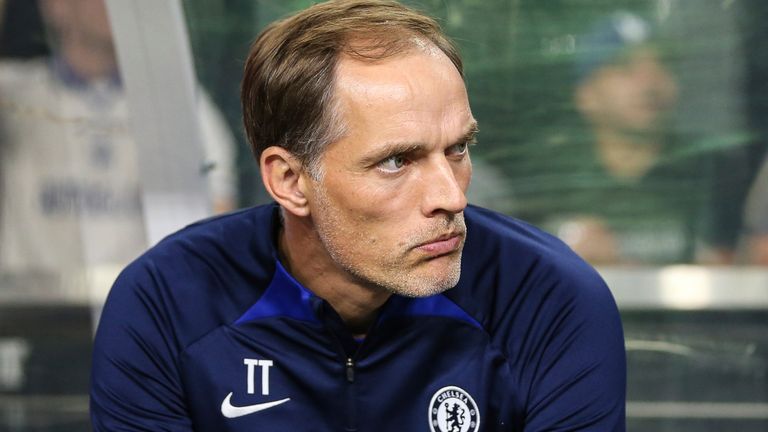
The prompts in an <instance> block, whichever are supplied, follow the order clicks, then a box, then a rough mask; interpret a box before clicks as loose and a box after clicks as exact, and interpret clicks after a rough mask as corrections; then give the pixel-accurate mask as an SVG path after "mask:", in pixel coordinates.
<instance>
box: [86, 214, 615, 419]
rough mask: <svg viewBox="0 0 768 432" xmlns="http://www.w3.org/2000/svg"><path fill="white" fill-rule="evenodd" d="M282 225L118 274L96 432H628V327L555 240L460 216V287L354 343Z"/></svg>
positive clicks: (230, 222)
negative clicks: (286, 243) (463, 230)
mask: <svg viewBox="0 0 768 432" xmlns="http://www.w3.org/2000/svg"><path fill="white" fill-rule="evenodd" d="M278 211H279V210H278V207H277V206H276V205H267V206H262V207H256V208H252V209H247V210H243V211H240V212H236V213H232V214H229V215H225V216H221V217H217V218H214V219H209V220H206V221H203V222H200V223H197V224H195V225H192V226H189V227H187V228H185V229H184V230H182V231H180V232H178V233H176V234H174V235H172V236H170V237H168V238H166V239H165V240H163V241H162V242H161V243H160V244H158V245H157V246H155V247H154V248H152V249H151V250H150V251H149V252H147V253H146V254H144V255H143V256H142V257H141V258H139V259H138V260H136V261H135V262H133V263H132V264H131V265H129V266H128V267H127V268H126V269H125V270H124V271H123V273H122V274H121V275H120V277H119V278H118V280H117V282H116V283H115V285H114V287H113V288H112V291H111V293H110V295H109V298H108V300H107V303H106V306H105V308H104V311H103V315H102V318H101V322H100V324H99V329H98V332H97V335H96V341H95V346H94V357H93V372H92V389H91V412H92V414H91V415H92V421H93V427H94V430H96V431H138V430H142V431H192V430H195V431H216V432H222V431H250V432H253V431H432V432H438V431H440V432H446V431H452V432H476V431H545V430H546V431H576V430H578V431H601V432H604V431H623V430H624V429H625V426H624V424H625V420H624V404H625V381H626V378H625V374H626V372H625V357H624V344H623V335H622V330H621V323H620V319H619V314H618V311H617V308H616V305H615V303H614V301H613V298H612V297H611V294H610V292H609V290H608V288H607V287H606V286H605V283H604V282H603V281H602V279H601V278H600V277H599V276H598V275H597V273H596V272H595V271H594V270H593V269H592V268H590V267H589V266H588V265H586V264H585V263H584V262H582V261H581V260H580V259H579V258H578V257H577V256H576V255H575V254H574V253H573V252H571V251H570V250H569V249H568V248H567V247H566V246H564V245H563V244H562V243H561V242H560V241H559V240H557V239H555V238H553V237H552V236H550V235H548V234H546V233H543V232H542V231H539V230H538V229H536V228H534V227H532V226H530V225H527V224H525V223H522V222H520V221H517V220H514V219H511V218H508V217H505V216H502V215H499V214H496V213H493V212H491V211H488V210H484V209H480V208H477V207H472V206H470V207H469V208H467V210H466V212H465V217H466V223H467V240H466V244H465V247H464V252H463V257H462V264H461V265H462V272H461V279H460V281H459V283H458V285H457V286H456V287H455V288H453V289H451V290H448V291H446V292H445V293H443V294H439V295H436V296H432V297H427V298H416V299H412V298H405V297H400V296H395V295H393V296H392V297H391V298H390V299H389V300H388V301H387V303H386V304H385V305H384V306H383V308H382V310H381V312H380V315H379V317H378V319H377V322H376V324H375V326H374V327H373V329H372V330H371V331H370V332H369V334H368V335H367V337H366V338H365V340H362V341H359V340H355V339H354V338H353V337H352V335H351V334H350V333H349V332H348V330H347V329H346V328H345V326H344V325H343V323H342V321H341V319H340V318H339V316H338V315H337V314H336V313H335V311H334V310H333V309H332V308H331V307H330V306H329V305H328V304H327V303H326V302H325V301H323V300H322V299H320V298H318V297H316V296H315V295H313V294H312V293H311V292H310V291H309V290H308V289H306V288H304V287H303V286H301V285H300V284H299V283H298V282H297V281H296V280H295V279H293V278H292V277H291V275H290V274H288V273H287V272H286V271H285V269H284V268H283V267H282V266H281V265H280V263H279V261H278V260H277V259H276V256H277V254H276V248H275V244H276V243H275V233H276V232H277V224H279V218H278V216H277V215H278Z"/></svg>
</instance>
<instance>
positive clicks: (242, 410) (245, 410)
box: [221, 392, 291, 418]
mask: <svg viewBox="0 0 768 432" xmlns="http://www.w3.org/2000/svg"><path fill="white" fill-rule="evenodd" d="M230 399H232V393H231V392H230V393H229V394H228V395H227V397H225V398H224V402H222V403H221V413H222V414H224V417H226V418H237V417H242V416H244V415H248V414H253V413H255V412H259V411H263V410H265V409H267V408H272V407H273V406H278V405H280V404H284V403H286V402H288V401H289V400H291V398H285V399H280V400H278V401H273V402H264V403H260V404H255V405H247V406H242V407H237V406H234V405H232V403H231V402H230Z"/></svg>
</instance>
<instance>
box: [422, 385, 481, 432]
mask: <svg viewBox="0 0 768 432" xmlns="http://www.w3.org/2000/svg"><path fill="white" fill-rule="evenodd" d="M429 430H430V431H431V432H477V431H478V430H480V412H479V411H478V409H477V404H476V403H475V400H474V399H472V396H470V395H469V393H467V392H466V391H464V389H462V388H459V387H456V386H448V387H443V388H441V389H440V390H438V391H437V392H436V393H435V394H434V396H432V400H431V401H430V402H429Z"/></svg>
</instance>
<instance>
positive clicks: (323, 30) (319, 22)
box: [241, 0, 463, 174]
mask: <svg viewBox="0 0 768 432" xmlns="http://www.w3.org/2000/svg"><path fill="white" fill-rule="evenodd" d="M421 45H434V46H435V47H437V48H438V49H440V50H441V51H442V52H443V53H444V54H445V55H446V56H447V57H448V58H449V59H451V61H452V62H453V64H454V65H455V66H456V69H457V70H458V71H459V73H460V74H462V75H463V66H462V63H461V58H460V56H459V54H458V52H457V50H456V49H455V47H454V46H453V44H452V43H451V41H450V40H449V39H448V38H447V37H446V36H445V35H444V34H443V33H442V31H441V30H440V28H439V26H438V25H437V23H436V22H435V21H434V20H432V19H431V18H429V17H427V16H425V15H422V14H420V13H417V12H415V11H413V10H411V9H408V8H406V7H405V6H403V5H401V4H399V3H398V2H396V1H371V0H368V1H366V0H347V1H330V2H326V3H320V4H318V5H315V6H314V7H312V8H310V9H307V10H304V11H302V12H300V13H298V14H296V15H294V16H292V17H289V18H287V19H284V20H282V21H277V22H275V23H272V24H271V25H270V26H269V27H267V28H266V29H265V30H264V31H263V32H262V33H261V34H260V35H259V37H258V38H257V39H256V40H255V41H254V43H253V45H252V46H251V51H250V53H249V55H248V60H247V62H246V65H245V71H244V76H243V85H242V93H241V101H242V105H243V121H244V124H245V132H246V135H247V136H248V140H249V142H250V143H251V149H252V151H253V154H254V156H255V157H256V158H257V159H259V158H260V156H261V152H262V151H263V150H264V149H265V148H267V147H270V146H280V147H283V148H285V149H287V150H289V151H290V152H291V153H293V154H294V155H295V156H296V157H298V158H299V160H300V161H301V162H302V163H304V164H305V166H307V167H309V168H312V169H314V168H315V165H316V164H317V162H318V159H319V157H320V155H321V154H322V152H323V150H324V149H325V147H326V146H328V144H330V143H332V142H334V141H336V140H337V139H339V138H340V137H341V136H342V135H343V134H344V130H345V126H344V124H343V122H342V121H341V120H340V119H339V113H338V110H337V107H336V106H335V104H336V103H337V100H336V99H335V98H334V79H335V74H336V65H337V63H338V62H339V60H340V59H341V57H342V56H348V57H351V58H357V59H359V60H361V61H372V62H373V61H376V60H383V59H386V58H388V57H392V56H396V55H398V54H401V53H404V52H407V51H411V50H413V49H415V48H417V47H419V46H421ZM313 174H319V173H317V172H313Z"/></svg>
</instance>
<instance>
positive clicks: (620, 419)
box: [523, 269, 626, 432]
mask: <svg viewBox="0 0 768 432" xmlns="http://www.w3.org/2000/svg"><path fill="white" fill-rule="evenodd" d="M568 279H570V280H568ZM568 279H565V280H560V281H558V282H555V283H552V284H547V285H548V288H545V289H543V290H542V291H543V295H542V296H541V297H540V301H541V303H539V304H537V305H532V306H533V310H534V311H535V312H533V314H535V318H534V319H533V321H534V322H535V324H532V325H531V327H529V330H530V331H531V332H530V333H529V334H528V336H529V338H528V339H527V340H528V342H527V345H528V346H527V347H526V348H525V349H524V350H523V351H524V352H525V353H526V360H527V364H526V367H525V370H526V371H525V372H524V375H525V377H526V378H525V381H526V382H527V384H528V386H527V388H528V394H527V398H526V399H527V403H526V408H525V428H524V430H525V432H538V431H594V432H598V431H599V432H606V431H624V430H626V420H625V403H626V357H625V350H624V337H623V331H622V327H621V320H620V318H619V313H618V309H617V307H616V304H615V302H614V300H613V297H612V296H611V294H610V292H609V290H608V287H607V286H606V285H605V283H604V282H603V281H602V279H601V278H600V277H599V276H597V274H596V273H594V272H593V271H591V269H589V271H587V272H583V273H580V274H579V275H576V276H575V278H568Z"/></svg>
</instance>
